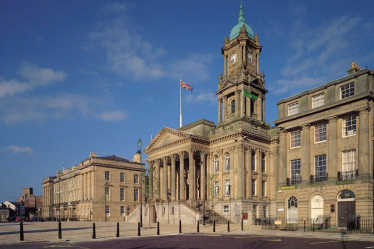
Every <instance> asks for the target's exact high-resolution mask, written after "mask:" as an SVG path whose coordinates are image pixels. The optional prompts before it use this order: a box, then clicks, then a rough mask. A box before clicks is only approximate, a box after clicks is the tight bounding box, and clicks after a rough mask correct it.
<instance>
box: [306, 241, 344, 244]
mask: <svg viewBox="0 0 374 249" xmlns="http://www.w3.org/2000/svg"><path fill="white" fill-rule="evenodd" d="M336 242H340V241H339V240H331V241H322V242H313V243H310V244H311V245H318V244H327V243H336Z"/></svg>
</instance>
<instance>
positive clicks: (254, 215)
mask: <svg viewBox="0 0 374 249" xmlns="http://www.w3.org/2000/svg"><path fill="white" fill-rule="evenodd" d="M257 208H258V204H253V209H252V215H253V217H254V218H257V216H258V215H257Z"/></svg>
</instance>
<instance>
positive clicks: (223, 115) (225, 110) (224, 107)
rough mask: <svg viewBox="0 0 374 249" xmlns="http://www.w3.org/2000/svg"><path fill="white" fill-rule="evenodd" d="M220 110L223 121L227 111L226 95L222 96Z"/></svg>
mask: <svg viewBox="0 0 374 249" xmlns="http://www.w3.org/2000/svg"><path fill="white" fill-rule="evenodd" d="M222 111H223V113H222V122H223V121H225V119H226V116H227V113H228V110H227V97H226V96H224V97H223V106H222Z"/></svg>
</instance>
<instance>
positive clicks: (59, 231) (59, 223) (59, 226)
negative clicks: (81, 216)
mask: <svg viewBox="0 0 374 249" xmlns="http://www.w3.org/2000/svg"><path fill="white" fill-rule="evenodd" d="M58 238H59V239H62V231H61V221H59V222H58Z"/></svg>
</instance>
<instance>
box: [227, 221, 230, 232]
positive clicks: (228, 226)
mask: <svg viewBox="0 0 374 249" xmlns="http://www.w3.org/2000/svg"><path fill="white" fill-rule="evenodd" d="M227 232H230V221H227Z"/></svg>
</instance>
